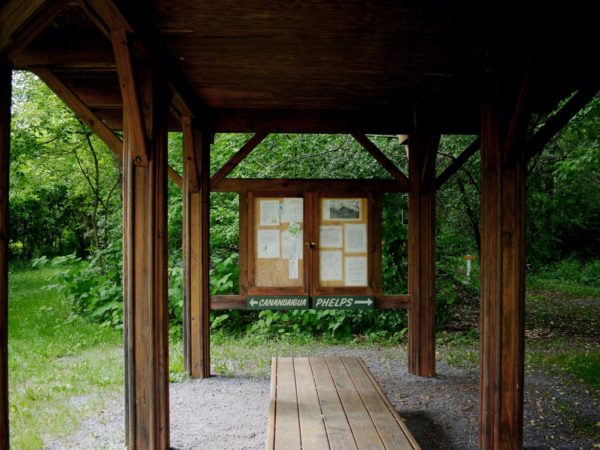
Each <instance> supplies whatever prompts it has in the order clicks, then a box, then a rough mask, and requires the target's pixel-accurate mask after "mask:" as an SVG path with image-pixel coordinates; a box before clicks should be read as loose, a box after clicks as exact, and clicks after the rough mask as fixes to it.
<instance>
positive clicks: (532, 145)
mask: <svg viewBox="0 0 600 450" xmlns="http://www.w3.org/2000/svg"><path fill="white" fill-rule="evenodd" d="M598 89H599V86H593V87H587V88H584V89H580V90H579V91H577V93H576V94H575V95H573V96H572V97H571V98H570V99H569V101H567V103H566V104H565V105H564V106H563V107H562V108H561V109H560V110H559V111H558V112H557V113H556V114H554V115H553V116H552V117H550V118H549V119H548V120H547V121H546V123H545V124H544V125H543V126H542V128H540V129H539V130H538V132H537V133H535V135H534V136H533V137H532V138H531V139H530V140H529V145H528V149H527V150H528V152H527V159H531V158H533V157H534V156H536V155H538V154H539V153H541V151H542V150H543V149H544V145H546V144H547V143H548V141H550V139H552V137H553V136H554V135H555V134H556V133H558V132H559V131H560V130H561V128H563V127H564V126H565V125H566V124H567V123H569V121H570V120H571V119H572V118H573V116H574V115H575V114H577V113H578V112H579V111H580V110H581V108H583V107H584V106H585V105H586V104H587V103H588V102H589V101H590V100H592V98H594V96H595V95H596V94H597V93H598Z"/></svg>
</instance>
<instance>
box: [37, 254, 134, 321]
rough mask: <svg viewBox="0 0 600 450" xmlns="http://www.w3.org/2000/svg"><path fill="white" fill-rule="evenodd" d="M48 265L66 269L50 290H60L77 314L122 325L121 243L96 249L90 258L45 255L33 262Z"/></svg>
mask: <svg viewBox="0 0 600 450" xmlns="http://www.w3.org/2000/svg"><path fill="white" fill-rule="evenodd" d="M46 264H50V265H51V266H52V267H62V268H63V269H62V270H61V271H60V272H58V275H57V283H56V284H53V285H51V286H49V289H54V290H56V291H57V292H58V293H59V295H60V296H61V297H62V298H63V299H64V300H66V301H68V302H69V303H70V304H71V305H72V308H73V312H74V313H75V314H77V315H79V316H82V317H86V318H88V319H89V320H91V321H93V322H98V323H101V324H102V325H106V326H114V327H121V326H122V324H123V289H122V287H121V273H122V264H121V245H120V243H111V244H109V245H108V247H107V248H106V249H104V250H98V251H96V252H95V253H94V255H93V257H92V258H91V259H90V260H89V261H86V260H83V259H81V258H78V257H77V256H76V255H75V253H73V254H71V255H67V256H58V257H55V258H53V259H52V260H48V259H47V258H46V257H45V256H43V257H41V258H38V259H35V260H34V261H33V264H32V265H33V267H40V266H43V265H46Z"/></svg>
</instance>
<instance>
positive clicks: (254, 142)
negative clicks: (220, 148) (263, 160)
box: [210, 132, 268, 188]
mask: <svg viewBox="0 0 600 450" xmlns="http://www.w3.org/2000/svg"><path fill="white" fill-rule="evenodd" d="M267 135H268V133H264V132H259V133H256V134H255V135H254V136H252V137H251V138H250V139H249V140H248V142H246V143H245V144H244V145H243V146H242V148H241V149H239V150H238V151H237V152H236V153H235V154H234V155H233V156H232V157H231V158H229V161H227V162H226V163H225V164H223V167H221V168H220V169H219V170H218V171H217V172H216V173H215V174H214V175H213V176H212V178H211V179H210V187H211V188H214V187H215V186H217V185H218V184H219V183H220V182H221V181H222V180H223V179H224V178H225V177H227V175H229V174H230V173H231V171H232V170H233V169H235V168H236V167H237V166H238V164H239V163H241V162H242V161H243V160H244V158H245V157H246V156H248V155H249V154H250V152H252V150H254V149H255V148H256V147H257V146H258V144H260V143H261V142H262V141H263V139H264V138H266V137H267Z"/></svg>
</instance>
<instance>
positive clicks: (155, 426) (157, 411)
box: [123, 62, 170, 450]
mask: <svg viewBox="0 0 600 450" xmlns="http://www.w3.org/2000/svg"><path fill="white" fill-rule="evenodd" d="M137 64H138V67H137V68H136V79H135V80H133V84H134V85H135V86H139V87H140V91H139V92H140V98H141V99H142V101H143V103H142V104H143V105H144V107H143V109H142V111H141V112H142V114H143V122H145V123H146V127H145V128H144V129H145V130H146V131H147V132H148V133H149V136H150V138H149V139H148V140H145V141H140V140H139V138H136V137H134V136H139V134H140V133H142V132H143V130H140V129H138V130H133V128H134V127H136V126H138V127H139V126H141V123H140V121H137V122H130V121H127V123H126V127H125V133H124V142H125V145H124V155H123V156H124V157H123V210H124V219H123V222H124V224H123V229H124V239H123V240H124V242H123V244H124V245H123V247H124V252H123V253H124V254H123V259H124V267H123V273H124V297H125V312H124V316H125V355H126V359H125V370H126V389H125V392H126V394H125V395H126V402H125V403H126V436H127V444H128V448H130V449H144V450H146V449H151V450H152V449H155V450H159V449H160V450H162V449H166V448H169V351H168V291H167V263H168V257H167V235H168V233H167V115H168V110H169V102H170V97H169V95H168V88H167V84H166V82H165V81H164V80H162V79H161V78H160V73H161V72H160V70H159V68H156V67H155V66H152V65H150V64H145V63H142V62H138V63H137ZM128 98H129V96H128ZM139 145H146V148H135V146H139ZM141 154H144V155H146V156H147V159H146V163H145V164H142V163H141V161H140V160H139V158H138V155H141Z"/></svg>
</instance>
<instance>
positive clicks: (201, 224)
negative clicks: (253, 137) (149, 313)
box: [182, 117, 210, 378]
mask: <svg viewBox="0 0 600 450" xmlns="http://www.w3.org/2000/svg"><path fill="white" fill-rule="evenodd" d="M182 128H183V145H184V149H183V150H184V171H183V179H184V183H183V186H184V187H183V249H184V263H183V267H184V272H183V274H184V283H183V285H184V288H183V289H184V295H183V306H184V307H183V341H184V347H183V348H184V352H183V353H184V362H185V368H186V370H187V371H188V373H189V374H190V376H191V377H192V378H207V377H209V376H210V253H209V239H210V233H209V226H210V219H209V214H210V186H209V183H210V143H209V142H210V141H209V137H208V133H206V132H202V131H201V130H200V129H199V127H198V125H197V124H196V123H195V121H194V120H193V119H192V118H190V117H183V118H182Z"/></svg>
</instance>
